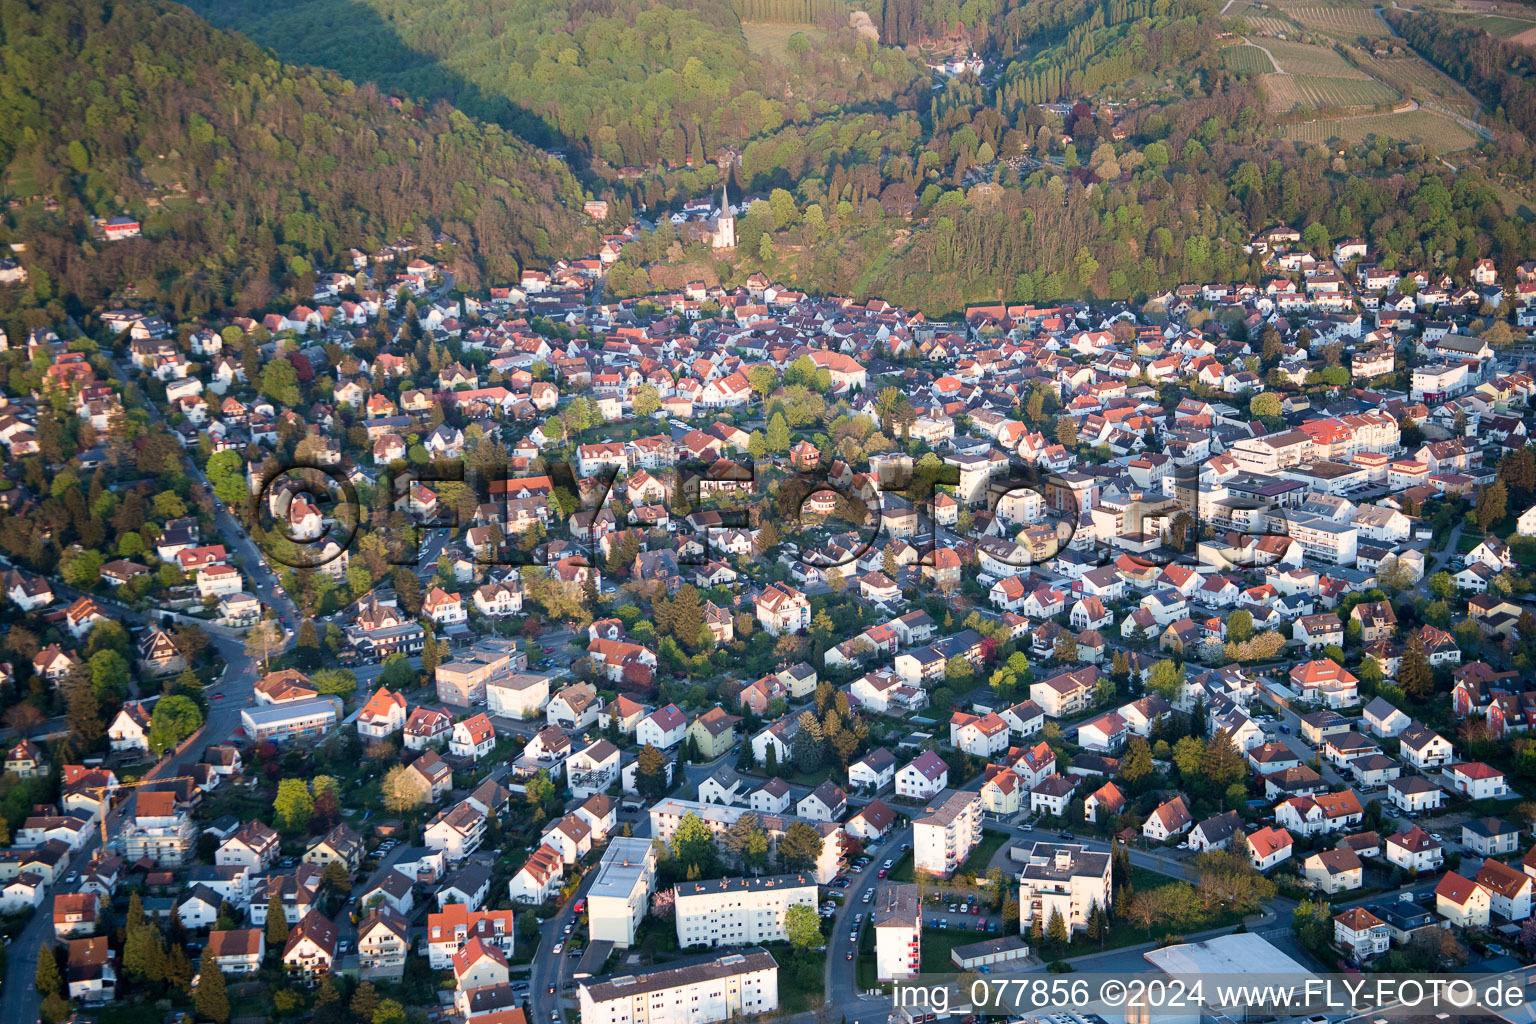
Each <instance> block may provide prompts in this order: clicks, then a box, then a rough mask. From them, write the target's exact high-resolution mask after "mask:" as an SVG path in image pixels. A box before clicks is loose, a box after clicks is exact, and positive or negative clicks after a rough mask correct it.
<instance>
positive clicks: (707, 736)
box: [686, 706, 741, 761]
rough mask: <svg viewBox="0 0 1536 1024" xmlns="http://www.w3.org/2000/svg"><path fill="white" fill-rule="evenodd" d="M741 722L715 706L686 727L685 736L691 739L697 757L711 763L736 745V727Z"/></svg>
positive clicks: (736, 717)
mask: <svg viewBox="0 0 1536 1024" xmlns="http://www.w3.org/2000/svg"><path fill="white" fill-rule="evenodd" d="M740 721H741V718H740V717H739V716H737V715H732V714H729V713H728V712H727V711H726V710H725V709H724V708H722V707H719V706H716V707H712V708H710V709H709V710H708V711H706V712H704V713H703V714H702V715H700V716H699V717H698V718H696V719H694V720H693V722H692V723H691V724H690V725H689V726H688V729H687V731H686V735H687V736H688V737H690V738H692V740H693V742H694V745H695V746H696V747H697V748H698V751H699V755H700V756H701V757H702V758H704V759H705V760H707V761H712V760H714V759H715V758H717V757H720V756H721V755H723V754H724V753H725V752H726V751H728V750H730V749H731V748H732V747H734V746H735V745H736V725H737V723H739V722H740Z"/></svg>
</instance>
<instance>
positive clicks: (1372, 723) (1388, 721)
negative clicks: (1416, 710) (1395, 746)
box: [1355, 605, 1413, 739]
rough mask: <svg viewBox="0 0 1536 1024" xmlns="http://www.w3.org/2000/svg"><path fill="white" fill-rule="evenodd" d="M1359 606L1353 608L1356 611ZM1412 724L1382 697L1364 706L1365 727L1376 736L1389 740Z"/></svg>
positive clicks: (1411, 720) (1409, 719)
mask: <svg viewBox="0 0 1536 1024" xmlns="http://www.w3.org/2000/svg"><path fill="white" fill-rule="evenodd" d="M1359 608H1360V606H1359V605H1356V606H1355V610H1356V611H1358V610H1359ZM1412 723H1413V719H1411V718H1409V717H1408V716H1407V715H1406V714H1404V713H1403V712H1402V711H1399V710H1398V709H1397V708H1396V707H1394V706H1393V705H1392V704H1390V703H1388V702H1387V700H1386V698H1384V697H1376V698H1373V699H1372V700H1371V702H1370V703H1369V704H1367V705H1366V706H1365V726H1366V728H1367V729H1369V730H1370V731H1371V732H1373V733H1375V734H1376V735H1377V736H1381V737H1383V738H1385V739H1390V738H1392V737H1394V736H1397V735H1399V734H1401V733H1402V731H1403V730H1404V729H1406V728H1408V726H1409V725H1411V724H1412Z"/></svg>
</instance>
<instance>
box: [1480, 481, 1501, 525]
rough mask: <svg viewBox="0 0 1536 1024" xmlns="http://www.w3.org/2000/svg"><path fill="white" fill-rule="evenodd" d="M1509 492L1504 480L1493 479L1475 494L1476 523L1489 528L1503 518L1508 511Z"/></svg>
mask: <svg viewBox="0 0 1536 1024" xmlns="http://www.w3.org/2000/svg"><path fill="white" fill-rule="evenodd" d="M1508 505H1509V493H1508V491H1507V490H1506V489H1505V487H1504V481H1502V480H1495V481H1494V482H1493V483H1492V484H1490V485H1488V486H1487V487H1484V488H1483V489H1482V490H1481V491H1479V492H1478V494H1477V525H1478V526H1480V527H1481V528H1482V529H1483V530H1485V531H1486V530H1491V529H1493V527H1494V526H1495V525H1497V524H1498V523H1499V522H1501V521H1502V520H1503V519H1504V516H1505V514H1506V513H1507V511H1508Z"/></svg>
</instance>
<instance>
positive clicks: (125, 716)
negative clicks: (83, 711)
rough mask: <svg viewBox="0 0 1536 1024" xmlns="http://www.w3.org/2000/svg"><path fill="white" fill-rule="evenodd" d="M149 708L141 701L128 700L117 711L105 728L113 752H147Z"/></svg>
mask: <svg viewBox="0 0 1536 1024" xmlns="http://www.w3.org/2000/svg"><path fill="white" fill-rule="evenodd" d="M149 714H150V713H149V708H148V707H147V706H146V705H145V704H144V702H143V701H137V700H130V701H127V702H125V703H124V704H123V706H122V708H121V709H119V710H118V712H117V716H116V717H115V718H113V719H112V724H111V725H109V726H107V738H108V739H109V740H110V741H111V745H112V749H113V750H115V751H127V750H143V751H148V750H149Z"/></svg>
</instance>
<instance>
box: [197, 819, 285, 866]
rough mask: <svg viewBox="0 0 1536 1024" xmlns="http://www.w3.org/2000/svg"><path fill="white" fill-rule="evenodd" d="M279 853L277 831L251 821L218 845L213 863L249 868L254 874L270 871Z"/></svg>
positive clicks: (279, 841) (280, 843)
mask: <svg viewBox="0 0 1536 1024" xmlns="http://www.w3.org/2000/svg"><path fill="white" fill-rule="evenodd" d="M281 852H282V838H281V837H280V836H278V834H277V831H276V830H275V829H273V828H271V827H270V826H268V825H266V824H264V823H263V822H260V821H254V820H253V821H248V822H246V823H245V824H244V825H242V826H240V829H239V831H237V832H236V833H235V834H234V835H232V836H230V837H229V838H228V839H226V840H224V842H223V843H221V844H220V845H219V847H218V849H217V850H216V851H214V855H213V862H214V863H215V864H218V865H227V866H233V867H245V868H249V869H250V870H251V872H252V873H253V874H254V873H258V872H264V871H267V870H269V869H271V867H272V865H274V864H276V863H277V858H278V855H279V854H280V853H281Z"/></svg>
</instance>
